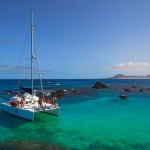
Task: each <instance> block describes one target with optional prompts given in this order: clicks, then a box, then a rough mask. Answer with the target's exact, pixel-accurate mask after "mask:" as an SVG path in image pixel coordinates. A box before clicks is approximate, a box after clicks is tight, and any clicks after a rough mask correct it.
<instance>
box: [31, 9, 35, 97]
mask: <svg viewBox="0 0 150 150" xmlns="http://www.w3.org/2000/svg"><path fill="white" fill-rule="evenodd" d="M33 30H34V28H33V10H31V91H32V96H33V59H34V55H33V32H34V31H33Z"/></svg>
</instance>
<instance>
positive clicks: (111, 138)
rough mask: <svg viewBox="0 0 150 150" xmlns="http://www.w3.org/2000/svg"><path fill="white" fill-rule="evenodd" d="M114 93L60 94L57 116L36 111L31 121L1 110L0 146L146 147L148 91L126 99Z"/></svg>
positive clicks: (149, 143) (141, 149)
mask: <svg viewBox="0 0 150 150" xmlns="http://www.w3.org/2000/svg"><path fill="white" fill-rule="evenodd" d="M117 82H118V81H117ZM70 87H71V86H70ZM118 95H119V91H117V90H102V91H101V90H98V92H97V93H94V95H91V96H87V95H86V96H82V97H72V98H71V97H69V98H65V97H64V98H61V99H59V104H60V107H61V114H60V117H54V116H50V115H47V114H43V113H39V114H36V115H35V120H34V122H28V121H26V120H22V119H19V118H16V117H13V116H11V115H8V114H6V113H3V112H1V113H0V120H1V121H0V142H1V146H0V148H1V149H2V148H5V149H10V148H11V149H19V148H20V147H23V149H31V148H32V149H74V150H80V149H81V150H82V149H83V150H111V149H112V150H149V149H150V136H149V135H150V118H149V116H150V109H149V107H150V93H144V92H143V93H130V94H129V98H128V99H127V100H121V99H119V97H118ZM9 146H11V147H9Z"/></svg>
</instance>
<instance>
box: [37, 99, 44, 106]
mask: <svg viewBox="0 0 150 150" xmlns="http://www.w3.org/2000/svg"><path fill="white" fill-rule="evenodd" d="M42 102H43V100H42V98H41V97H40V98H39V100H38V104H39V108H42Z"/></svg>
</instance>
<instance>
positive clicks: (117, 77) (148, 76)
mask: <svg viewBox="0 0 150 150" xmlns="http://www.w3.org/2000/svg"><path fill="white" fill-rule="evenodd" d="M109 79H150V75H146V76H126V75H123V74H117V75H115V76H113V77H110V78H109Z"/></svg>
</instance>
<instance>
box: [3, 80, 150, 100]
mask: <svg viewBox="0 0 150 150" xmlns="http://www.w3.org/2000/svg"><path fill="white" fill-rule="evenodd" d="M108 90H109V91H110V90H116V91H118V92H120V91H125V92H126V93H143V92H150V88H146V87H138V86H132V85H131V86H129V85H105V84H102V83H100V82H96V83H95V84H94V85H93V86H87V87H84V88H71V89H67V90H64V89H57V90H55V89H54V90H50V89H46V90H45V91H44V94H45V97H47V98H51V97H53V96H54V95H55V96H57V97H78V96H90V95H93V94H95V93H97V92H100V91H108ZM17 92H18V91H16V90H7V91H4V92H3V94H9V95H16V94H17ZM37 96H39V97H40V96H42V93H41V91H40V90H37Z"/></svg>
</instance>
